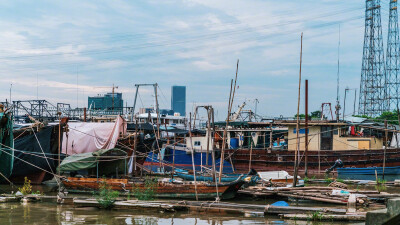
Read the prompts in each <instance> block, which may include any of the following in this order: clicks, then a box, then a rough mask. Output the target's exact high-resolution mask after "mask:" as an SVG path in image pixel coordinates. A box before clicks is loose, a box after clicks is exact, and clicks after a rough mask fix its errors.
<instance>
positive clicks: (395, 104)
mask: <svg viewBox="0 0 400 225" xmlns="http://www.w3.org/2000/svg"><path fill="white" fill-rule="evenodd" d="M399 47H400V44H399V25H398V15H397V0H390V3H389V24H388V39H387V50H386V79H385V81H386V82H385V87H386V97H387V102H386V104H388V110H390V111H393V110H397V109H398V108H399V98H400V96H399V85H400V77H399V54H400V49H399Z"/></svg>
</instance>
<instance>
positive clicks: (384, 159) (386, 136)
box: [382, 119, 388, 180]
mask: <svg viewBox="0 0 400 225" xmlns="http://www.w3.org/2000/svg"><path fill="white" fill-rule="evenodd" d="M387 143H388V131H387V120H386V119H385V150H384V151H383V168H382V179H383V180H384V179H385V164H386V149H387V147H388V145H387Z"/></svg>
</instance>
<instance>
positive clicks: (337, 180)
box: [336, 178, 344, 183]
mask: <svg viewBox="0 0 400 225" xmlns="http://www.w3.org/2000/svg"><path fill="white" fill-rule="evenodd" d="M336 182H340V183H344V180H343V179H340V178H337V179H336Z"/></svg>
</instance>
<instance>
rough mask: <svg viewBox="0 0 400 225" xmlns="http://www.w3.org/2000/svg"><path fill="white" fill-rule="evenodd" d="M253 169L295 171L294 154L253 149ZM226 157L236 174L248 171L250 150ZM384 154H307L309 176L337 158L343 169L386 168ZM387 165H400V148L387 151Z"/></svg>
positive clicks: (233, 153) (228, 151)
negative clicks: (384, 166)
mask: <svg viewBox="0 0 400 225" xmlns="http://www.w3.org/2000/svg"><path fill="white" fill-rule="evenodd" d="M252 152H253V153H252V156H251V167H252V168H253V169H255V170H257V171H274V170H285V171H293V170H294V159H295V151H292V150H264V149H253V151H252ZM226 157H232V162H233V165H234V167H235V170H236V171H235V172H237V173H241V172H246V171H248V170H249V161H250V150H249V149H229V150H227V152H226V155H225V158H226ZM300 157H301V161H300V165H299V172H300V173H304V168H305V164H304V152H303V151H300ZM383 158H384V151H383V149H377V150H335V151H333V150H321V151H309V152H308V174H319V173H324V172H325V170H326V169H328V168H330V167H331V166H332V165H333V164H334V163H335V161H336V160H337V159H341V160H342V162H343V165H344V167H354V168H367V167H380V166H382V165H383ZM386 166H388V167H392V166H400V149H387V150H386Z"/></svg>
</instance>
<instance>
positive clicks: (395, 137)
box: [390, 132, 400, 148]
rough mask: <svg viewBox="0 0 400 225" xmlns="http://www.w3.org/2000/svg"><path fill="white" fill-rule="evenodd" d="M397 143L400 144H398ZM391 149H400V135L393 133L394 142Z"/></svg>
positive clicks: (391, 143)
mask: <svg viewBox="0 0 400 225" xmlns="http://www.w3.org/2000/svg"><path fill="white" fill-rule="evenodd" d="M397 141H398V142H399V143H397ZM390 147H392V148H399V147H400V134H399V133H395V132H393V136H392V141H391V142H390Z"/></svg>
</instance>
